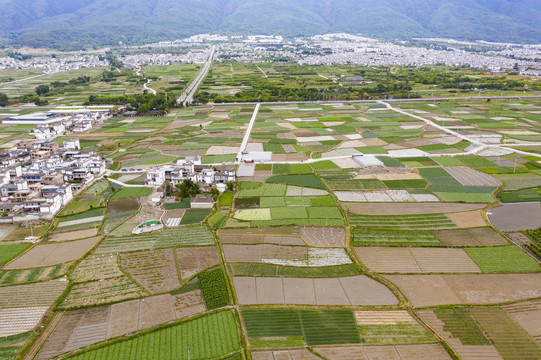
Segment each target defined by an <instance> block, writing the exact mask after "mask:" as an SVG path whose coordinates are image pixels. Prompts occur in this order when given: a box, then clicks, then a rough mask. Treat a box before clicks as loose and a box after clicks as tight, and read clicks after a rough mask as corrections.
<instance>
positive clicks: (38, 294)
mask: <svg viewBox="0 0 541 360" xmlns="http://www.w3.org/2000/svg"><path fill="white" fill-rule="evenodd" d="M66 287H67V282H66V281H63V280H52V281H46V282H40V283H35V284H28V285H16V286H2V287H0V309H6V308H23V307H38V306H51V304H52V303H54V302H55V301H56V300H57V299H58V298H59V297H60V295H62V293H63V292H64V290H66Z"/></svg>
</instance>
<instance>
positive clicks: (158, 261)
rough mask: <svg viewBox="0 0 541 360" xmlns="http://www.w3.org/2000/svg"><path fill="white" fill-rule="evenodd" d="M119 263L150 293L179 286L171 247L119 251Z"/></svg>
mask: <svg viewBox="0 0 541 360" xmlns="http://www.w3.org/2000/svg"><path fill="white" fill-rule="evenodd" d="M120 265H121V266H122V268H123V269H124V270H125V271H127V272H128V273H129V274H130V275H131V277H132V278H133V279H134V280H135V281H137V282H138V283H139V284H141V285H142V286H143V287H144V288H145V289H146V290H147V291H148V292H149V293H151V294H156V293H161V292H166V291H171V290H174V289H177V288H179V287H180V282H179V279H178V272H177V266H176V262H175V253H174V249H172V248H169V249H158V250H152V251H140V252H130V253H121V254H120Z"/></svg>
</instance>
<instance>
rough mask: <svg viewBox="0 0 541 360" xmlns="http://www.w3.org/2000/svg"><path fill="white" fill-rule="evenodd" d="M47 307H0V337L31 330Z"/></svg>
mask: <svg viewBox="0 0 541 360" xmlns="http://www.w3.org/2000/svg"><path fill="white" fill-rule="evenodd" d="M48 308H49V306H33V307H21V308H9V309H0V338H3V337H7V336H12V335H17V334H22V333H24V332H27V331H31V330H33V329H34V328H35V327H36V326H37V325H38V324H39V322H40V321H41V318H42V317H43V315H45V312H46V311H47V309H48ZM0 354H1V352H0Z"/></svg>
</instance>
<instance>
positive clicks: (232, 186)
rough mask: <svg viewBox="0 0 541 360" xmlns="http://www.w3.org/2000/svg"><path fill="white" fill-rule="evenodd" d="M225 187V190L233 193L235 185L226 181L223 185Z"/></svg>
mask: <svg viewBox="0 0 541 360" xmlns="http://www.w3.org/2000/svg"><path fill="white" fill-rule="evenodd" d="M225 185H226V186H227V190H229V191H233V190H235V188H236V187H237V184H236V183H235V182H234V181H228V182H226V183H225Z"/></svg>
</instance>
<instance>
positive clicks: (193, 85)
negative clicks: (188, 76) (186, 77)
mask: <svg viewBox="0 0 541 360" xmlns="http://www.w3.org/2000/svg"><path fill="white" fill-rule="evenodd" d="M215 51H216V45H213V46H212V48H211V49H210V55H209V57H208V60H207V61H206V62H205V64H204V65H203V68H202V69H201V71H199V73H198V74H197V75H196V77H195V78H194V79H193V80H192V81H191V82H190V83H189V84H188V86H187V87H186V89H185V90H184V91H182V93H181V94H180V96H179V97H178V99H177V104H182V105H184V106H186V105H190V104H191V103H192V101H193V97H194V95H195V93H196V92H197V89H199V86H200V85H201V83H203V80H205V77H207V74H208V72H209V70H210V65H211V64H212V60H213V59H214V53H215Z"/></svg>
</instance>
